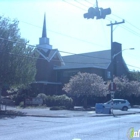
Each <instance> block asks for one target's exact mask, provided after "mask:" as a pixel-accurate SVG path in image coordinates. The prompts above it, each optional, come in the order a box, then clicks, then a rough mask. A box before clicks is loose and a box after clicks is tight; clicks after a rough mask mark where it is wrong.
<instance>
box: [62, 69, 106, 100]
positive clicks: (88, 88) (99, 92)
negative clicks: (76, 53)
mask: <svg viewBox="0 0 140 140" xmlns="http://www.w3.org/2000/svg"><path fill="white" fill-rule="evenodd" d="M63 90H64V91H65V92H67V93H68V94H71V95H78V96H90V95H95V96H97V97H101V96H106V95H107V93H108V91H107V85H105V83H104V81H103V79H102V78H101V77H100V76H98V75H96V74H90V73H81V72H79V73H78V74H77V75H75V76H73V77H71V79H70V81H69V83H67V84H65V85H64V87H63Z"/></svg>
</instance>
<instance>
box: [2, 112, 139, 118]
mask: <svg viewBox="0 0 140 140" xmlns="http://www.w3.org/2000/svg"><path fill="white" fill-rule="evenodd" d="M133 114H140V112H134V113H126V114H114V116H113V115H111V114H95V115H90V116H86V117H108V116H113V117H117V116H124V115H133ZM0 116H20V117H50V118H72V117H82V116H84V115H72V116H68V115H33V114H10V113H9V114H0Z"/></svg>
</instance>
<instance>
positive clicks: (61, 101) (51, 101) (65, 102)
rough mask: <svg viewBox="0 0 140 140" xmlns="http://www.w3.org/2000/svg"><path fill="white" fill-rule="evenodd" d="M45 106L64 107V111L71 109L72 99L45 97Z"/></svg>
mask: <svg viewBox="0 0 140 140" xmlns="http://www.w3.org/2000/svg"><path fill="white" fill-rule="evenodd" d="M46 105H47V106H51V107H55V106H59V107H60V106H64V107H65V108H66V109H72V108H73V100H72V98H70V97H68V96H66V95H65V94H64V95H53V96H47V97H46Z"/></svg>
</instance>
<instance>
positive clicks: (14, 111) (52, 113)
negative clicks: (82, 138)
mask: <svg viewBox="0 0 140 140" xmlns="http://www.w3.org/2000/svg"><path fill="white" fill-rule="evenodd" d="M6 110H7V111H4V108H3V109H2V111H0V115H14V116H34V117H104V116H112V114H97V113H96V112H95V111H94V109H92V108H91V109H88V110H83V109H82V108H81V107H76V108H75V110H50V108H48V107H46V108H17V107H7V109H6ZM138 113H140V108H132V109H129V110H128V111H121V110H113V114H114V116H119V115H131V114H138Z"/></svg>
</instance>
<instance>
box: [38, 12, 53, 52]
mask: <svg viewBox="0 0 140 140" xmlns="http://www.w3.org/2000/svg"><path fill="white" fill-rule="evenodd" d="M46 30H47V29H46V14H44V22H43V30H42V37H41V38H39V45H37V47H38V48H39V49H41V50H43V51H44V52H47V51H48V50H50V49H52V46H51V45H50V44H49V38H47V32H46Z"/></svg>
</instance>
